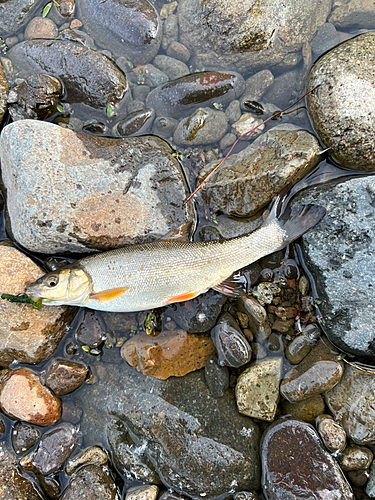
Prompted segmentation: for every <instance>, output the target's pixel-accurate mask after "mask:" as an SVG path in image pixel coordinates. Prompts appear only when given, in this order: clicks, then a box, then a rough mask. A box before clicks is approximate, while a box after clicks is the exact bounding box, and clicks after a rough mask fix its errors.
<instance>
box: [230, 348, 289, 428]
mask: <svg viewBox="0 0 375 500" xmlns="http://www.w3.org/2000/svg"><path fill="white" fill-rule="evenodd" d="M282 366H283V360H282V358H278V357H274V358H267V359H265V360H262V361H260V362H257V363H253V364H251V365H250V367H249V368H247V369H246V370H245V371H243V372H242V373H241V375H240V376H239V377H238V379H237V385H236V400H237V407H238V411H239V412H240V413H243V414H244V415H247V416H249V417H253V418H259V419H260V420H266V421H267V422H272V421H273V420H274V418H275V414H276V408H277V402H278V399H279V384H280V379H281V370H282Z"/></svg>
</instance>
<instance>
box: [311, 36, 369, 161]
mask: <svg viewBox="0 0 375 500" xmlns="http://www.w3.org/2000/svg"><path fill="white" fill-rule="evenodd" d="M374 49H375V33H374V32H369V33H363V34H362V35H359V36H357V37H355V38H352V39H350V40H347V41H346V42H344V43H342V44H340V45H338V46H337V47H335V48H334V49H332V50H330V51H329V52H328V53H327V54H325V55H323V56H322V57H321V58H320V59H319V60H318V61H317V62H316V63H315V65H314V66H313V67H312V69H311V70H310V73H309V76H308V80H307V84H306V88H307V90H310V89H312V88H314V87H315V86H316V85H318V84H320V87H319V88H318V89H316V91H315V92H314V93H310V94H309V95H308V96H307V98H306V101H307V109H308V112H309V115H310V118H311V121H312V124H313V126H314V128H315V131H316V133H317V134H318V135H319V137H320V139H321V140H322V142H323V143H324V144H325V146H327V147H331V150H330V153H329V154H331V155H332V156H334V158H335V159H336V160H337V161H338V162H339V163H340V165H341V166H343V167H345V168H351V169H353V170H365V171H374V170H375V152H374V151H373V148H372V143H373V141H374V139H375V127H374V123H373V120H372V116H373V113H374V111H375V110H374V108H373V107H372V106H373V103H374V102H375V89H374V82H375V71H374V66H375V50H374ZM364 102H365V103H366V105H365V106H364V105H363V103H364Z"/></svg>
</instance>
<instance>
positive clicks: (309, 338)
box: [285, 323, 322, 365]
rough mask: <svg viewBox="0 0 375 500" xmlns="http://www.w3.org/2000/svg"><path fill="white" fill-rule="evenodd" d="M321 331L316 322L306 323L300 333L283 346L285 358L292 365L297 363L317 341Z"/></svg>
mask: <svg viewBox="0 0 375 500" xmlns="http://www.w3.org/2000/svg"><path fill="white" fill-rule="evenodd" d="M321 334H322V331H321V329H320V327H319V325H318V324H317V323H312V324H310V325H306V326H304V327H303V328H302V333H301V334H300V335H298V337H295V338H294V339H293V340H292V341H291V342H289V344H288V345H287V346H286V348H285V356H286V359H287V360H288V361H289V363H291V364H292V365H298V363H300V362H301V361H302V360H303V359H304V358H305V357H306V356H307V355H308V354H309V352H310V351H311V349H312V348H313V346H314V345H315V344H316V343H317V341H318V340H319V338H320V336H321Z"/></svg>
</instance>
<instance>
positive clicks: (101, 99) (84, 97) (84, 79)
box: [7, 40, 129, 116]
mask: <svg viewBox="0 0 375 500" xmlns="http://www.w3.org/2000/svg"><path fill="white" fill-rule="evenodd" d="M7 56H8V57H9V58H10V60H11V61H12V63H13V66H14V70H15V72H16V74H17V76H18V77H20V78H25V77H27V76H30V75H31V74H33V73H44V74H49V75H51V76H54V77H56V78H59V79H60V80H61V81H62V83H63V84H64V87H65V90H66V92H67V101H68V102H69V103H71V104H72V103H76V104H75V106H76V107H77V108H79V106H78V104H80V105H87V106H90V107H91V108H93V109H95V110H100V112H101V113H103V116H105V112H106V108H107V106H108V105H111V107H112V109H113V111H114V112H115V113H117V114H118V115H119V116H121V114H124V112H125V106H126V103H127V101H128V98H129V90H128V83H127V81H126V77H125V75H124V74H123V73H122V72H121V71H120V70H119V69H118V68H117V66H116V65H115V64H114V63H113V62H112V61H111V60H110V59H108V58H107V57H105V56H104V55H103V54H100V53H99V52H96V51H93V50H90V49H87V48H85V47H83V46H81V45H78V44H76V43H74V42H70V41H67V40H27V41H25V42H21V43H18V44H17V45H15V46H14V47H12V48H11V49H10V50H9V52H8V53H7ZM82 110H85V111H86V113H87V111H88V110H87V108H84V107H82Z"/></svg>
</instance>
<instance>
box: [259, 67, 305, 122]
mask: <svg viewBox="0 0 375 500" xmlns="http://www.w3.org/2000/svg"><path fill="white" fill-rule="evenodd" d="M304 84H305V76H303V74H302V73H301V71H298V70H293V71H288V72H287V73H283V74H282V75H279V76H278V77H276V78H275V80H274V81H273V84H272V86H270V88H269V89H268V91H267V92H266V93H265V94H264V96H263V97H262V100H263V101H264V102H266V103H272V104H274V105H275V106H277V108H278V109H283V108H286V107H287V106H289V105H290V104H292V103H293V102H294V101H295V100H296V95H297V96H299V95H300V94H302V93H303V90H302V89H303V86H304ZM270 114H272V113H270Z"/></svg>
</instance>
